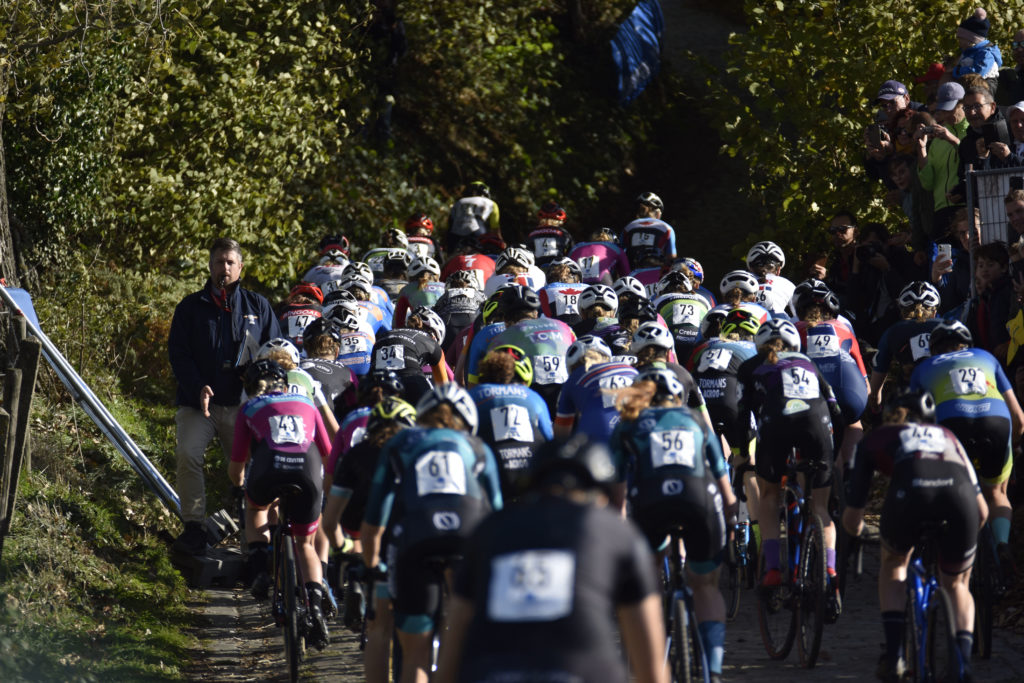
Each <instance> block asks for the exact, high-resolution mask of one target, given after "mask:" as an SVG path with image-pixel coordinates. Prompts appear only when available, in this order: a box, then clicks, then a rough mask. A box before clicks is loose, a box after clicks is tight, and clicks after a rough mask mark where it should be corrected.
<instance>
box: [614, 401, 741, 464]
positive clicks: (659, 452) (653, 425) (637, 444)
mask: <svg viewBox="0 0 1024 683" xmlns="http://www.w3.org/2000/svg"><path fill="white" fill-rule="evenodd" d="M610 445H611V451H612V457H613V458H614V460H615V463H616V466H617V467H618V468H619V473H620V474H619V477H620V479H625V478H626V473H627V469H628V470H630V471H631V473H632V474H631V476H630V479H631V481H632V482H638V481H643V480H646V479H661V478H665V477H669V476H673V477H674V476H679V475H689V476H692V477H698V478H702V477H704V473H705V472H710V473H711V475H712V476H713V477H715V478H716V479H717V478H720V477H722V476H724V475H725V474H726V473H727V472H728V469H727V467H726V464H725V458H724V457H723V455H722V445H721V442H720V441H719V439H718V437H717V436H715V435H714V434H713V433H711V432H710V431H709V430H708V428H707V425H705V424H704V422H703V421H702V420H700V419H699V418H698V417H697V416H696V415H694V414H693V412H692V411H690V409H688V408H686V407H683V406H679V407H672V408H647V409H646V410H643V411H641V412H640V415H638V416H637V418H636V420H633V421H629V422H620V423H619V425H618V426H617V427H616V428H615V432H614V433H613V434H612V439H611V444H610Z"/></svg>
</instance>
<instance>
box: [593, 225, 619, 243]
mask: <svg viewBox="0 0 1024 683" xmlns="http://www.w3.org/2000/svg"><path fill="white" fill-rule="evenodd" d="M590 241H592V242H611V243H612V244H618V243H619V236H618V235H616V234H615V231H614V230H612V229H611V228H609V227H607V226H606V227H600V228H598V229H597V230H595V231H594V232H592V233H590Z"/></svg>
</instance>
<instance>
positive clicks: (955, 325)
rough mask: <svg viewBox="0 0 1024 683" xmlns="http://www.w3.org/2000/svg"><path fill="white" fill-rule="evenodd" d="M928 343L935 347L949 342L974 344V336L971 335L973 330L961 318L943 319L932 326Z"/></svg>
mask: <svg viewBox="0 0 1024 683" xmlns="http://www.w3.org/2000/svg"><path fill="white" fill-rule="evenodd" d="M928 343H929V344H930V345H931V348H933V349H934V348H935V347H936V346H939V347H942V346H946V345H947V344H953V345H957V344H967V345H968V346H974V337H973V336H972V335H971V331H970V330H969V329H967V326H966V325H964V324H963V323H962V322H960V321H959V320H943V321H942V322H941V323H939V324H938V325H936V326H935V327H933V328H932V332H931V336H929V338H928ZM932 353H934V351H933V352H932Z"/></svg>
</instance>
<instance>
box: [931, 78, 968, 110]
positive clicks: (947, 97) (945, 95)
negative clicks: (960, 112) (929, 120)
mask: <svg viewBox="0 0 1024 683" xmlns="http://www.w3.org/2000/svg"><path fill="white" fill-rule="evenodd" d="M963 98H964V87H963V86H962V85H960V84H959V83H954V82H953V81H950V82H948V83H943V84H942V85H940V86H939V91H938V92H937V93H936V94H935V108H936V109H941V110H942V111H953V110H954V109H956V105H957V102H959V101H960V100H962V99H963Z"/></svg>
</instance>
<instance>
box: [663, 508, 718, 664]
mask: <svg viewBox="0 0 1024 683" xmlns="http://www.w3.org/2000/svg"><path fill="white" fill-rule="evenodd" d="M680 532H681V529H680V528H679V527H675V528H674V529H672V531H671V532H670V533H669V552H668V554H667V555H665V559H664V575H663V577H662V579H663V582H662V598H663V603H664V611H665V615H664V616H665V632H666V634H667V637H666V642H665V664H666V665H669V664H670V662H671V667H670V670H671V674H672V680H673V681H675V682H676V683H695V682H696V681H703V682H704V683H710V680H711V675H710V669H709V668H708V659H707V651H706V650H705V648H704V642H703V640H702V639H701V637H700V631H699V630H698V628H697V613H696V611H695V609H694V604H693V591H692V590H691V589H690V587H689V586H687V585H686V573H685V571H684V570H683V557H682V554H681V553H680V550H679V546H680V544H681V543H682V535H681V533H680Z"/></svg>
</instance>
